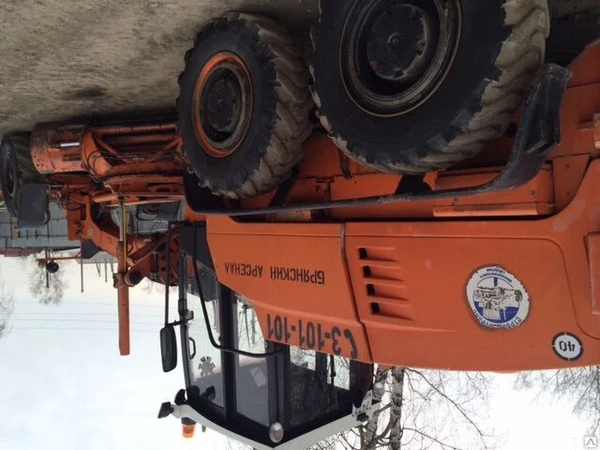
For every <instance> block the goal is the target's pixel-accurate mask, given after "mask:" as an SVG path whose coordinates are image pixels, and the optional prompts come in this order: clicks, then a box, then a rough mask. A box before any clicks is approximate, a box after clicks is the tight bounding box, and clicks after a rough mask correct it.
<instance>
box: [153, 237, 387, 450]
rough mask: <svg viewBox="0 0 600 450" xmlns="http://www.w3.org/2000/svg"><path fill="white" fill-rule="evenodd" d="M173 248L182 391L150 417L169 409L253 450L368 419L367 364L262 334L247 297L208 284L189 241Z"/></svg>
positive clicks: (294, 443)
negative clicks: (177, 258)
mask: <svg viewBox="0 0 600 450" xmlns="http://www.w3.org/2000/svg"><path fill="white" fill-rule="evenodd" d="M194 228H197V227H194ZM194 234H195V236H198V235H197V234H196V233H194ZM186 235H188V236H189V234H188V233H185V232H183V231H182V232H181V237H182V240H184V239H185V236H186ZM181 248H182V252H181V255H180V263H179V298H180V299H179V315H180V320H179V322H176V323H175V324H174V325H180V342H181V355H182V362H183V369H184V376H185V389H183V390H180V391H179V393H178V394H177V396H176V397H175V401H174V404H171V403H165V404H163V406H162V408H161V413H159V417H165V416H168V415H174V416H175V417H178V418H180V419H182V423H183V424H184V425H188V427H189V424H193V423H197V424H199V425H201V426H202V428H203V429H204V428H205V427H206V428H210V429H213V430H215V431H217V432H219V433H221V434H224V435H227V436H228V437H231V438H233V439H236V440H238V441H240V442H242V443H245V444H247V445H249V446H251V447H253V448H256V449H261V448H262V449H269V448H308V447H310V446H311V445H314V444H316V443H317V442H319V441H321V440H323V439H326V438H328V437H330V436H332V435H334V434H336V433H340V432H343V431H346V430H348V429H350V428H353V427H355V426H358V425H360V424H361V421H364V420H366V419H367V418H368V413H369V410H370V409H371V407H373V405H374V404H375V402H374V401H373V398H372V393H371V388H372V382H373V366H372V365H370V364H364V363H360V362H357V361H351V360H348V359H346V358H342V357H338V356H332V355H325V354H322V353H318V352H315V351H309V350H303V349H300V348H297V347H289V346H286V345H281V344H276V343H273V342H268V341H266V340H265V339H264V336H263V333H262V331H261V327H260V324H259V322H258V319H257V315H256V313H255V311H254V309H253V307H252V303H251V301H250V300H248V299H246V298H244V297H242V296H240V295H238V294H237V293H235V292H233V291H231V290H230V289H228V288H227V287H226V286H224V285H221V284H219V283H218V281H217V279H216V276H215V274H214V272H213V271H212V270H211V269H210V266H209V264H206V263H207V261H206V258H201V259H202V260H203V261H204V263H205V264H202V262H201V261H199V260H198V255H196V254H194V253H196V252H197V251H198V250H197V249H198V246H197V245H195V243H194V245H185V244H184V243H183V242H182V243H181ZM169 330H170V331H169ZM172 330H173V324H171V325H169V326H167V327H166V328H165V329H163V331H162V332H161V346H162V353H163V369H164V370H165V371H169V370H172V369H173V368H174V367H175V365H176V364H177V361H176V351H177V349H176V342H175V339H174V333H173V331H172ZM169 332H170V334H171V336H170V337H169Z"/></svg>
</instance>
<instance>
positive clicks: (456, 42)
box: [311, 0, 549, 174]
mask: <svg viewBox="0 0 600 450" xmlns="http://www.w3.org/2000/svg"><path fill="white" fill-rule="evenodd" d="M320 5H321V16H320V20H319V23H318V24H317V25H316V26H315V27H314V28H313V30H312V40H313V59H312V64H311V70H312V72H313V78H314V88H313V94H314V95H313V96H314V100H315V103H316V104H317V107H318V114H319V117H320V119H321V123H322V124H323V126H324V127H325V128H326V129H327V131H328V132H329V134H330V136H331V138H332V139H333V141H334V142H335V143H336V144H337V146H338V147H339V148H340V149H341V150H342V151H344V152H345V153H347V154H348V155H349V156H350V157H352V158H354V159H356V160H358V161H359V162H361V163H363V164H365V165H368V166H371V167H373V168H375V169H377V170H381V171H386V172H400V173H406V174H421V173H424V172H428V171H431V170H437V169H441V168H446V167H449V166H451V165H453V164H455V163H458V162H459V161H462V160H464V159H466V158H469V157H471V156H474V155H475V154H476V153H477V152H478V151H479V150H480V149H481V148H482V146H483V144H484V142H485V141H487V140H489V139H491V138H494V137H497V136H499V135H501V134H502V133H503V132H504V131H505V129H506V127H507V126H508V124H509V123H510V121H511V117H512V114H513V113H514V111H515V110H516V109H517V108H518V107H519V106H520V105H521V101H522V98H523V94H524V91H525V90H526V89H527V88H528V86H529V85H530V83H531V81H532V79H533V78H534V76H535V74H536V72H537V71H538V69H539V68H540V66H541V64H542V63H543V60H544V47H545V38H546V36H547V33H548V28H549V17H548V7H547V4H546V1H545V0H519V1H516V0H486V1H481V0H448V1H445V0H401V1H396V0H352V1H345V0H321V3H320Z"/></svg>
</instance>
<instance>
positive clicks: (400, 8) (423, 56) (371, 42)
mask: <svg viewBox="0 0 600 450" xmlns="http://www.w3.org/2000/svg"><path fill="white" fill-rule="evenodd" d="M434 26H435V22H434V20H433V18H432V17H431V15H430V14H429V13H428V12H427V11H425V10H423V9H421V8H419V7H417V6H415V5H411V4H400V5H394V6H392V7H390V8H388V9H386V10H384V11H383V12H382V13H381V14H380V15H379V17H378V18H376V19H375V21H374V23H373V26H372V27H371V30H370V32H371V36H370V38H369V39H368V42H367V57H368V60H369V64H370V66H371V69H372V70H373V72H374V73H375V74H376V75H377V76H378V77H379V78H382V79H384V80H388V81H394V82H404V83H411V82H413V81H414V80H416V79H418V78H419V77H421V76H422V75H423V74H424V73H425V70H426V69H427V67H428V66H429V64H430V63H431V59H432V56H433V52H434V50H435V45H436V42H434V32H433V28H434Z"/></svg>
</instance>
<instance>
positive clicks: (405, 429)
mask: <svg viewBox="0 0 600 450" xmlns="http://www.w3.org/2000/svg"><path fill="white" fill-rule="evenodd" d="M404 431H412V432H413V433H416V434H419V435H421V436H423V437H424V438H425V439H429V440H430V441H432V442H435V443H436V444H439V445H440V446H441V447H442V448H444V449H451V450H464V449H463V448H462V447H456V446H454V445H452V444H447V443H445V442H442V441H440V440H439V439H437V438H435V437H433V436H431V435H429V434H426V433H423V432H422V431H420V430H417V429H415V428H406V427H405V428H404Z"/></svg>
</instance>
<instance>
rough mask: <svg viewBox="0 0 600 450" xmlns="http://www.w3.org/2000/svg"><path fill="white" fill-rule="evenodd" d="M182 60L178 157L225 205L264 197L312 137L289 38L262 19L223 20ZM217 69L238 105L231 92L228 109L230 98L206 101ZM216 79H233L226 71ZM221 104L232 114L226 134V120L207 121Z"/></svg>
mask: <svg viewBox="0 0 600 450" xmlns="http://www.w3.org/2000/svg"><path fill="white" fill-rule="evenodd" d="M219 55H225V57H226V58H229V60H226V61H225V63H227V64H229V65H228V66H226V65H225V64H224V63H220V62H218V61H219V60H218V59H215V58H220V57H219ZM185 60H186V68H185V71H184V72H183V73H182V74H181V76H180V78H179V84H180V97H179V100H178V102H177V105H178V106H177V107H178V111H179V127H180V133H181V136H182V139H183V150H184V153H185V155H186V156H187V158H188V159H189V161H190V164H191V166H192V168H193V169H194V172H195V173H196V176H197V177H198V179H199V182H200V186H202V187H207V188H209V189H211V190H212V191H213V192H214V193H216V194H218V195H221V196H223V197H227V198H232V199H243V198H249V197H253V196H257V195H260V194H263V193H266V192H269V191H271V190H272V189H273V188H275V187H276V186H278V185H279V184H280V183H281V182H282V181H284V180H285V179H286V178H288V177H289V175H290V173H291V169H292V168H293V167H294V166H295V165H296V164H297V163H298V162H299V161H300V160H301V159H302V158H303V150H302V143H303V142H304V140H305V139H306V138H307V137H308V136H309V135H310V133H311V131H312V126H311V124H310V123H309V113H310V111H311V109H312V107H313V102H312V98H311V96H310V92H309V90H308V83H309V78H310V76H309V74H308V69H307V67H306V64H305V63H304V61H303V59H302V57H301V52H300V50H299V49H297V48H296V44H295V41H294V39H292V38H291V37H290V36H288V35H287V34H286V33H285V31H284V30H283V29H282V28H281V27H280V26H279V25H278V24H276V23H275V22H273V21H271V20H269V19H266V18H262V17H257V16H252V15H248V14H229V15H227V16H225V17H223V18H220V19H217V20H215V21H213V22H211V23H210V24H209V25H208V26H207V27H206V28H205V29H204V30H203V31H201V32H200V33H199V34H198V36H197V38H196V42H195V46H194V48H192V49H191V50H190V51H189V52H188V53H187V54H186V57H185ZM215 61H217V62H215ZM218 64H222V65H221V66H219V65H218ZM209 66H210V67H212V68H209ZM223 67H227V70H230V71H231V72H232V73H234V76H235V77H237V80H238V81H237V82H234V83H233V84H228V85H227V89H230V91H231V92H234V91H235V92H236V93H239V92H243V91H244V89H246V91H245V93H244V94H242V95H241V100H237V97H235V94H231V95H232V97H233V98H235V99H236V101H233V100H232V101H231V103H227V102H228V101H229V100H228V99H229V98H230V97H226V96H224V97H223V98H224V99H225V100H221V98H219V99H218V100H217V102H216V103H215V102H214V99H213V97H214V95H213V97H211V92H215V91H216V88H212V86H217V87H221V88H222V86H223V85H225V84H226V82H221V81H220V80H219V81H217V82H216V83H221V84H220V85H217V84H216V83H214V84H212V85H210V84H209V82H210V80H211V77H213V75H214V74H216V73H217V71H218V70H221V71H222V72H221V73H225V72H223V69H222V68H223ZM207 68H208V69H207ZM207 72H208V75H207ZM240 73H241V74H240ZM214 76H215V77H216V76H217V75H214ZM245 77H247V78H248V80H247V81H248V83H247V84H244V82H243V79H244V78H245ZM223 78H224V79H227V80H231V79H232V77H231V75H230V74H229V73H227V74H226V77H225V76H223ZM239 80H242V81H239ZM227 82H228V81H227ZM236 83H237V84H236ZM238 85H240V86H243V87H242V88H238V87H236V86H238ZM230 86H233V87H230ZM248 86H249V87H248ZM235 89H239V90H235ZM199 98H202V99H203V100H206V104H205V102H204V101H200V100H199ZM219 102H220V104H219ZM224 102H225V103H224ZM240 103H241V105H242V106H239V107H238V106H237V105H238V104H240ZM215 104H216V105H217V106H213V105H215ZM223 104H225V105H226V107H230V110H231V111H236V113H232V115H231V117H233V123H234V124H235V125H234V126H235V129H234V130H233V131H231V129H232V128H233V126H231V123H232V120H231V119H230V117H228V116H227V114H225V117H226V118H227V119H226V120H227V124H225V123H223V120H224V119H223V118H222V116H219V117H218V120H220V121H221V123H220V124H219V125H214V126H213V121H212V119H213V118H214V117H217V116H216V115H215V113H214V110H215V109H219V108H221V109H222V108H223ZM195 105H196V106H195ZM231 105H233V106H231ZM211 108H213V109H211ZM235 108H238V109H237V110H236V109H235ZM240 110H241V112H238V111H240ZM210 114H213V117H209V115H210ZM235 114H237V116H236V115H235ZM207 117H208V118H207ZM216 120H217V119H216ZM216 120H215V121H216ZM228 126H231V129H230V128H227V127H228ZM223 129H227V130H226V131H225V132H222V130H223ZM218 139H221V140H220V141H218ZM230 141H231V142H233V143H232V144H231V145H230V144H229V142H230ZM219 145H220V147H219Z"/></svg>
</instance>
